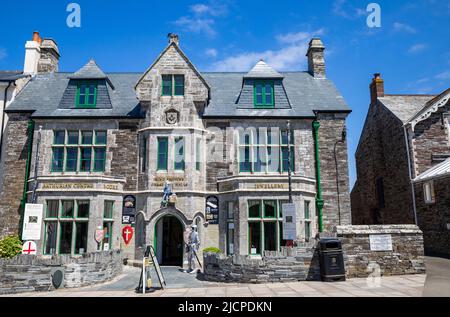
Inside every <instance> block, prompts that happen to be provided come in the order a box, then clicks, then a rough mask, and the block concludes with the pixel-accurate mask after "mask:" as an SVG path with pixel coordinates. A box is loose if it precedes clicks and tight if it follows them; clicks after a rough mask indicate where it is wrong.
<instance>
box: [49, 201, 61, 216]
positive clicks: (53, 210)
mask: <svg viewBox="0 0 450 317" xmlns="http://www.w3.org/2000/svg"><path fill="white" fill-rule="evenodd" d="M58 214H59V200H48V201H47V215H46V217H47V218H58Z"/></svg>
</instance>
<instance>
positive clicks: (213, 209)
mask: <svg viewBox="0 0 450 317" xmlns="http://www.w3.org/2000/svg"><path fill="white" fill-rule="evenodd" d="M206 221H207V222H208V223H209V224H210V225H218V224H219V198H217V197H216V196H210V197H208V198H207V199H206Z"/></svg>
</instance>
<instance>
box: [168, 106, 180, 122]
mask: <svg viewBox="0 0 450 317" xmlns="http://www.w3.org/2000/svg"><path fill="white" fill-rule="evenodd" d="M179 121H180V113H179V112H178V111H177V110H175V109H171V110H168V111H166V122H167V124H171V125H173V124H177V123H178V122H179Z"/></svg>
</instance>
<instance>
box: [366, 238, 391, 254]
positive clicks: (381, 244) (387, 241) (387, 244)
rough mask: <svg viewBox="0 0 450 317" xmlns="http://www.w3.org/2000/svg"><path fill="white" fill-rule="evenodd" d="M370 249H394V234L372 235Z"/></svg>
mask: <svg viewBox="0 0 450 317" xmlns="http://www.w3.org/2000/svg"><path fill="white" fill-rule="evenodd" d="M369 240H370V250H371V251H393V250H394V248H393V247H392V236H391V235H390V234H385V235H370V236H369Z"/></svg>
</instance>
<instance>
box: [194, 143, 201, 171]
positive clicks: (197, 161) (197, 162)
mask: <svg viewBox="0 0 450 317" xmlns="http://www.w3.org/2000/svg"><path fill="white" fill-rule="evenodd" d="M201 156H202V155H201V140H200V139H197V143H196V146H195V169H196V170H197V171H200V167H201V166H200V164H201Z"/></svg>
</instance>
